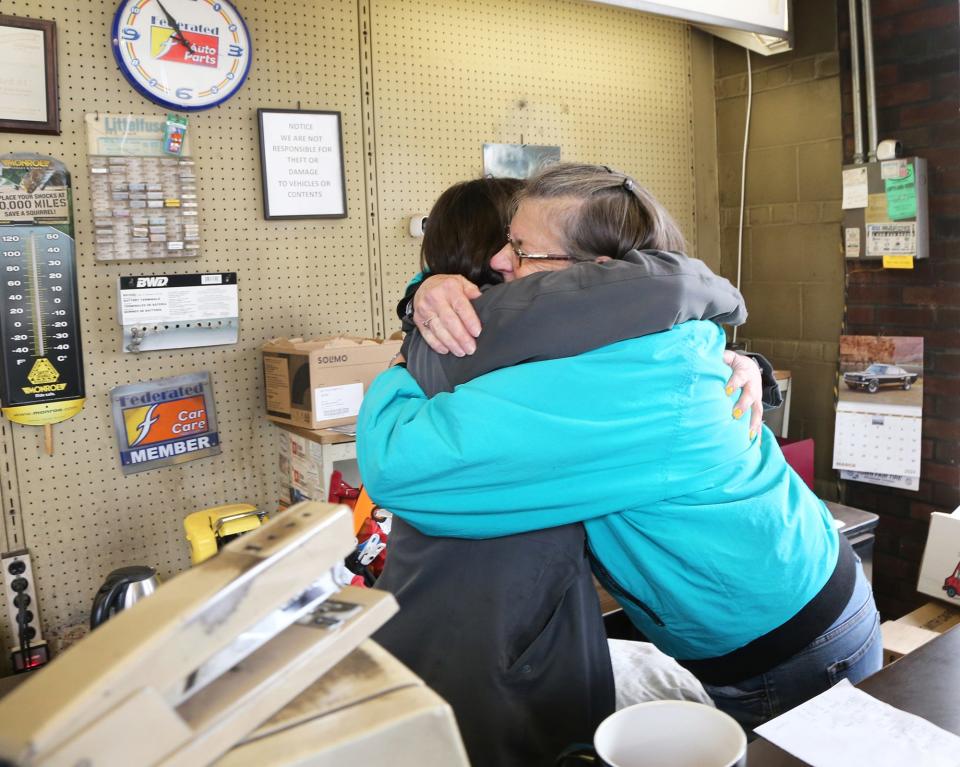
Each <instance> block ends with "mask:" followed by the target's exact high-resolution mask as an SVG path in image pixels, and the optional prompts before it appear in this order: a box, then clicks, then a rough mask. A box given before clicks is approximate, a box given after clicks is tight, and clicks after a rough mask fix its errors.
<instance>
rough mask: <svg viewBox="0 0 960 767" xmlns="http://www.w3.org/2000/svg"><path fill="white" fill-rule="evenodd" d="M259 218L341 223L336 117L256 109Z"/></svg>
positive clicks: (342, 187) (343, 196)
mask: <svg viewBox="0 0 960 767" xmlns="http://www.w3.org/2000/svg"><path fill="white" fill-rule="evenodd" d="M257 117H258V119H259V122H260V171H261V175H262V176H263V216H264V218H267V219H274V218H346V217H347V190H346V184H345V183H344V179H343V140H342V138H341V133H340V113H339V112H304V111H301V110H295V109H258V110H257Z"/></svg>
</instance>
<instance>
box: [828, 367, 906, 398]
mask: <svg viewBox="0 0 960 767" xmlns="http://www.w3.org/2000/svg"><path fill="white" fill-rule="evenodd" d="M919 377H920V374H919V373H910V372H908V371H906V370H904V369H903V368H901V367H897V366H896V365H884V364H880V363H874V364H873V365H870V366H869V367H868V368H867V369H866V370H860V371H856V372H850V373H844V374H843V382H844V383H845V384H846V385H847V386H849V387H850V388H851V389H858V390H860V391H868V392H870V393H871V394H875V393H876V392H877V391H879V390H880V387H882V386H896V387H899V388H901V389H903V390H904V391H907V390H909V389H910V387H911V386H913V384H915V383H916V382H917V379H918V378H919Z"/></svg>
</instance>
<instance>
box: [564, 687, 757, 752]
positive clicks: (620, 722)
mask: <svg viewBox="0 0 960 767" xmlns="http://www.w3.org/2000/svg"><path fill="white" fill-rule="evenodd" d="M593 746H594V749H595V751H596V754H597V756H598V757H599V761H597V760H594V761H593V763H594V764H599V765H605V766H606V767H746V764H747V736H746V735H745V734H744V732H743V730H742V729H741V727H740V725H739V724H737V723H736V721H735V720H734V719H733V717H731V716H729V715H728V714H725V713H723V712H722V711H718V710H717V709H715V708H712V707H710V706H706V705H704V704H702V703H693V702H691V701H685V700H656V701H650V702H647V703H637V704H635V705H633V706H628V707H627V708H623V709H621V710H620V711H617V712H616V713H613V714H611V715H610V716H608V717H607V718H606V719H604V720H603V722H601V723H600V726H599V727H598V728H597V731H596V733H595V734H594V736H593ZM574 758H576V757H574ZM581 758H582V757H581Z"/></svg>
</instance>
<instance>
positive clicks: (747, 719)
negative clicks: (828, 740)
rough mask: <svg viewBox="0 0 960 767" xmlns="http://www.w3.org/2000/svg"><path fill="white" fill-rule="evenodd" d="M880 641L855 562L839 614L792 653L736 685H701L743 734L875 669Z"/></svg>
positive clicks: (871, 603) (875, 617) (877, 619)
mask: <svg viewBox="0 0 960 767" xmlns="http://www.w3.org/2000/svg"><path fill="white" fill-rule="evenodd" d="M882 661H883V642H882V640H881V638H880V615H879V613H878V612H877V607H876V605H875V604H874V601H873V591H872V590H871V588H870V583H869V582H868V581H867V579H866V576H864V574H863V568H862V567H861V566H860V565H857V581H856V584H855V586H854V588H853V596H851V597H850V601H849V602H847V606H846V607H845V608H844V610H843V612H842V613H841V614H840V617H839V618H837V619H836V621H834V623H833V625H832V626H830V628H828V629H827V630H826V631H825V632H823V634H821V635H820V636H819V637H817V638H816V639H814V640H813V641H812V642H811V643H810V644H809V645H807V646H806V647H805V648H803V649H802V650H801V651H800V652H798V653H797V654H796V655H794V656H792V657H791V658H788V659H787V660H785V661H784V662H783V663H781V664H780V665H779V666H774V667H773V668H772V669H770V670H769V671H767V672H766V673H763V674H760V675H758V676H755V677H752V678H750V679H745V680H743V681H742V682H738V683H737V684H736V685H727V686H722V687H717V686H713V685H704V687H705V688H706V690H707V693H708V694H709V695H710V697H711V698H713V700H714V702H715V703H716V704H717V708H719V709H720V710H721V711H725V712H727V713H728V714H730V716H732V717H733V718H734V719H736V720H737V721H738V722H739V723H740V725H741V726H742V727H743V729H744V730H746V731H747V733H748V734H749V733H750V732H751V730H752V729H753V728H754V727H759V726H760V725H761V724H763V723H764V722H766V721H767V720H768V719H772V718H773V717H775V716H779V715H780V714H782V713H783V712H784V711H789V710H790V709H791V708H794V707H795V706H799V705H800V704H801V703H803V702H804V701H806V700H809V699H810V698H812V697H814V696H815V695H819V694H820V693H821V692H823V691H824V690H828V689H829V688H830V687H832V686H833V685H835V684H836V683H837V682H839V681H840V680H841V679H849V680H850V681H851V682H852V683H853V684H856V683H857V682H859V681H861V680H862V679H865V678H866V677H868V676H870V675H871V674H873V673H874V672H876V671H879V670H880V667H881V665H882Z"/></svg>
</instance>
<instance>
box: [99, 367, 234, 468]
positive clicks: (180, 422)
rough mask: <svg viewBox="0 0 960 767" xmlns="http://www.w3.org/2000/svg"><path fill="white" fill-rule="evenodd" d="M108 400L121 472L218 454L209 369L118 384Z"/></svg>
mask: <svg viewBox="0 0 960 767" xmlns="http://www.w3.org/2000/svg"><path fill="white" fill-rule="evenodd" d="M111 400H112V404H113V415H114V426H115V427H116V432H117V440H118V442H119V443H120V465H121V468H122V469H123V472H124V473H125V474H131V473H134V472H138V471H145V470H147V469H155V468H159V467H161V466H169V465H173V464H179V463H184V462H185V461H191V460H194V459H196V458H204V457H206V456H210V455H216V454H218V453H219V452H220V435H219V434H218V433H217V420H216V418H217V417H216V411H215V407H214V401H213V390H212V387H211V384H210V375H209V374H208V373H193V374H190V375H185V376H177V377H175V378H166V379H161V380H157V381H150V382H145V383H140V384H130V385H128V386H119V387H117V388H116V389H114V390H113V391H112V392H111Z"/></svg>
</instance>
